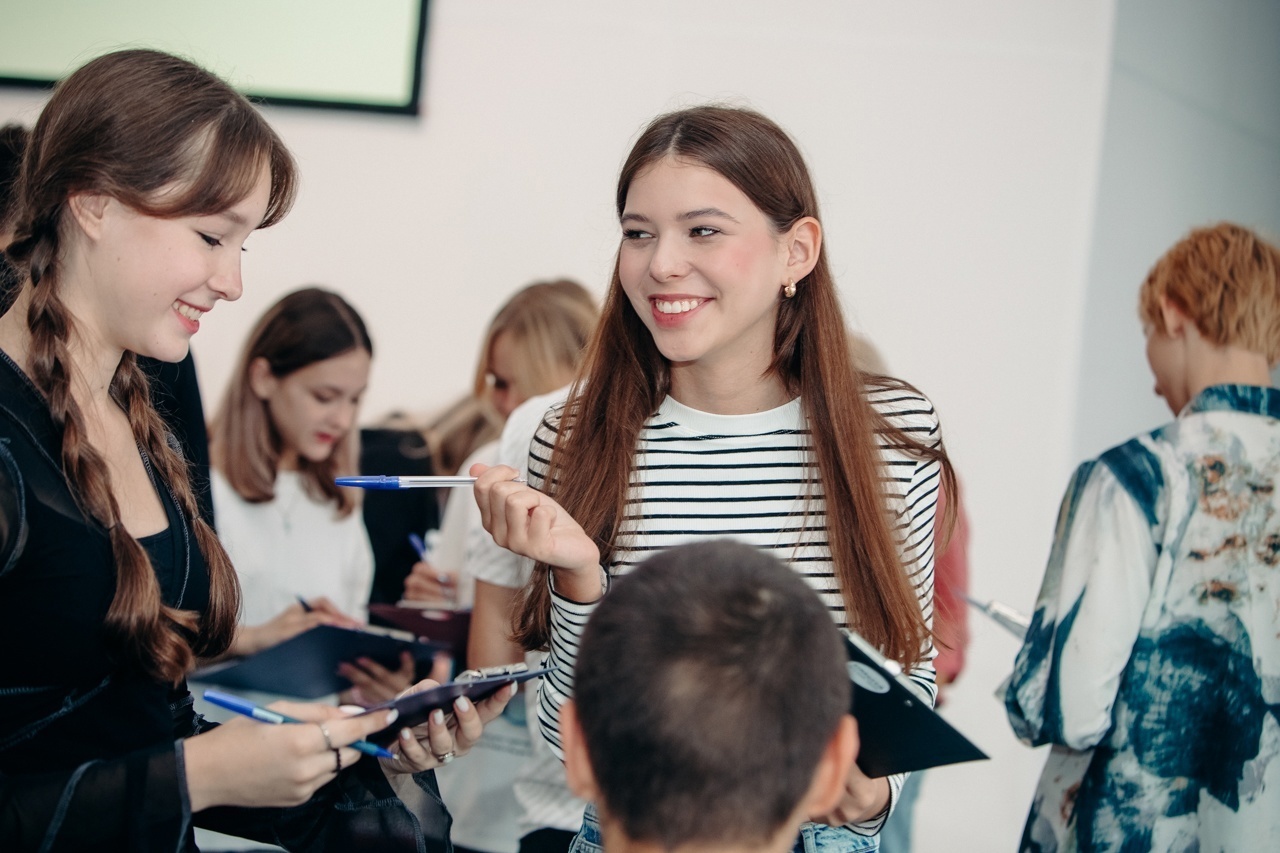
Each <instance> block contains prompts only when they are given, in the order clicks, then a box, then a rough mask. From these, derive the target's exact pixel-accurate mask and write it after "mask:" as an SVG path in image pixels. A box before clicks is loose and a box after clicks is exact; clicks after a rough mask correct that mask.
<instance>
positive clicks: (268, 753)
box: [183, 697, 398, 812]
mask: <svg viewBox="0 0 1280 853" xmlns="http://www.w3.org/2000/svg"><path fill="white" fill-rule="evenodd" d="M233 698H236V697H233ZM249 707H254V706H252V705H250V706H249ZM258 710H260V711H263V712H266V713H267V714H277V715H280V716H281V717H282V718H288V719H291V720H296V721H298V722H297V723H295V724H292V725H288V724H278V725H263V723H262V722H256V721H255V720H253V719H247V718H236V719H232V720H230V721H228V722H226V723H224V724H222V725H220V726H217V727H216V728H213V729H210V730H209V731H206V732H204V733H202V734H199V735H196V736H194V737H190V738H187V739H186V741H184V745H183V747H184V753H185V766H186V775H187V788H188V793H189V796H190V801H191V809H192V811H193V812H198V811H203V810H204V809H207V808H210V807H213V806H256V807H283V806H294V805H298V804H299V803H303V802H306V800H307V799H308V798H309V797H310V796H311V794H312V793H314V792H315V791H316V790H317V789H318V788H320V786H322V785H324V784H325V783H327V782H331V781H332V780H333V778H334V777H335V776H336V775H337V774H338V773H339V772H340V771H341V770H342V769H343V768H346V767H350V766H351V765H353V764H355V763H356V762H358V761H359V760H360V756H361V753H360V752H359V751H358V750H357V749H356V747H354V746H353V744H355V743H356V742H357V741H361V740H364V739H365V738H367V737H369V736H370V735H372V734H373V733H374V732H377V731H381V730H382V729H385V728H387V727H388V726H391V725H393V724H394V722H395V719H396V717H397V716H398V714H395V713H393V712H391V711H378V712H376V713H373V714H368V715H352V714H348V713H346V712H344V711H342V710H339V709H338V708H335V707H333V706H332V705H321V704H315V703H299V702H273V703H272V705H271V707H270V708H262V709H258ZM241 713H243V712H241ZM370 746H371V747H372V746H373V745H372V744H370ZM374 748H375V749H376V748H377V747H374ZM384 752H385V750H384Z"/></svg>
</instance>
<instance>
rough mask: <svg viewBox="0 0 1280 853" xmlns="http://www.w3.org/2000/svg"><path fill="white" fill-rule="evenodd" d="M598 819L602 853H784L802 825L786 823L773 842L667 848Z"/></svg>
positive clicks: (796, 822)
mask: <svg viewBox="0 0 1280 853" xmlns="http://www.w3.org/2000/svg"><path fill="white" fill-rule="evenodd" d="M600 819H601V827H600V830H601V833H602V834H603V836H604V851H605V853H786V851H788V850H791V848H792V845H793V844H794V843H795V840H796V836H797V834H798V833H799V831H800V823H801V821H800V820H799V819H797V820H794V821H791V822H788V823H787V825H786V826H783V827H782V828H781V829H779V830H778V832H777V833H775V834H774V837H773V838H771V839H768V840H767V841H763V842H758V843H737V844H735V843H713V842H707V843H688V844H680V845H677V846H675V847H670V848H668V847H663V846H662V845H661V844H658V843H655V842H651V841H636V840H635V839H633V838H629V837H627V834H626V833H625V832H623V831H622V827H620V826H618V825H616V824H615V823H613V822H612V821H610V820H609V819H608V818H607V817H605V816H604V815H603V814H602V815H601V816H600Z"/></svg>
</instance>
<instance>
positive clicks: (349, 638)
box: [191, 625, 446, 699]
mask: <svg viewBox="0 0 1280 853" xmlns="http://www.w3.org/2000/svg"><path fill="white" fill-rule="evenodd" d="M444 650H446V649H445V646H444V645H442V644H439V643H424V642H421V641H417V640H403V639H399V638H397V637H389V636H387V635H386V634H379V633H374V632H371V631H358V630H355V629H352V628H338V627H336V626H334V625H319V626H317V627H315V628H312V629H311V630H309V631H304V632H302V633H301V634H299V635H298V636H296V637H293V638H292V639H288V640H285V641H284V642H283V643H279V644H277V645H274V646H272V647H271V648H269V649H263V650H262V651H260V652H258V653H257V654H255V655H250V656H249V657H246V658H240V659H239V660H232V661H226V662H224V663H218V664H214V665H213V666H210V667H205V668H204V669H199V670H196V671H195V672H194V673H192V674H191V680H192V681H199V682H202V683H204V684H218V685H221V686H224V687H234V688H237V689H239V690H258V691H261V692H264V693H278V694H280V695H282V696H296V697H298V698H300V699H318V698H319V697H321V696H328V695H330V694H333V693H341V692H342V691H343V690H346V689H347V688H348V687H350V686H351V682H350V681H347V679H345V678H343V677H342V676H340V675H338V664H340V663H343V662H352V661H355V660H356V658H369V659H370V660H374V661H377V662H378V663H380V664H382V665H383V666H385V667H387V668H389V669H399V668H400V653H401V652H403V651H408V652H410V653H411V654H412V655H413V659H414V660H415V661H416V662H417V663H418V664H419V665H420V666H422V667H424V668H430V666H431V664H432V662H433V660H434V659H435V654H436V652H437V651H444Z"/></svg>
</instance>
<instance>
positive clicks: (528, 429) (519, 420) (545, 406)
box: [498, 388, 569, 468]
mask: <svg viewBox="0 0 1280 853" xmlns="http://www.w3.org/2000/svg"><path fill="white" fill-rule="evenodd" d="M568 393H569V389H568V388H560V389H558V390H556V391H552V392H551V393H549V394H542V395H539V396H537V397H530V398H529V399H528V400H525V401H524V402H523V403H521V404H520V405H519V406H517V407H516V409H515V411H513V412H512V413H511V415H510V417H508V418H507V423H506V425H505V426H504V427H503V428H502V439H501V444H500V447H499V450H498V461H500V462H502V463H503V464H506V465H510V466H511V467H513V468H523V467H524V466H525V464H527V461H528V454H529V446H530V444H532V443H533V441H534V439H535V438H537V437H538V436H540V435H541V436H543V437H544V438H545V437H546V436H547V435H550V436H551V438H552V440H553V441H554V437H555V433H556V431H557V430H558V429H559V426H560V412H562V411H563V408H564V401H565V398H566V396H567V395H568ZM552 412H554V413H555V418H554V421H552V422H548V416H549V415H550V414H551V413H552Z"/></svg>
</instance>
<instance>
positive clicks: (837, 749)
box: [801, 714, 858, 818]
mask: <svg viewBox="0 0 1280 853" xmlns="http://www.w3.org/2000/svg"><path fill="white" fill-rule="evenodd" d="M857 755H858V724H857V722H856V721H855V720H854V719H853V717H852V716H850V715H849V714H845V715H844V716H843V717H841V718H840V725H838V726H837V727H836V730H835V733H833V734H832V735H831V739H830V740H829V741H827V747H826V749H824V750H823V751H822V758H820V759H819V760H818V767H817V769H815V770H814V771H813V781H812V782H811V783H810V784H809V791H808V793H806V794H805V797H804V800H803V802H802V803H801V807H802V808H803V809H804V814H805V816H806V817H809V818H818V817H822V816H823V815H828V814H831V812H832V811H833V810H834V809H835V807H836V803H838V802H840V798H841V797H842V796H844V784H845V780H846V779H847V778H848V777H849V768H850V767H852V766H853V760H854V758H855V757H856V756H857Z"/></svg>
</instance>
